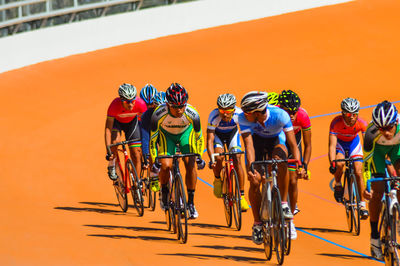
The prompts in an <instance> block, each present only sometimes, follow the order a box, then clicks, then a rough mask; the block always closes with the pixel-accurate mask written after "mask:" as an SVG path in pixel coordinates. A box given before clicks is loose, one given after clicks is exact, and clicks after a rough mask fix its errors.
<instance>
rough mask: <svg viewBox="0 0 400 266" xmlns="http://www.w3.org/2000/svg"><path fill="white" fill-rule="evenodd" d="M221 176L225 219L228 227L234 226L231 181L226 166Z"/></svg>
mask: <svg viewBox="0 0 400 266" xmlns="http://www.w3.org/2000/svg"><path fill="white" fill-rule="evenodd" d="M221 178H222V189H223V197H222V199H223V203H224V213H225V220H226V224H227V226H228V227H231V226H232V205H231V202H230V200H229V199H230V191H231V187H230V185H231V184H230V181H229V179H228V175H227V174H226V170H225V167H224V168H222V170H221Z"/></svg>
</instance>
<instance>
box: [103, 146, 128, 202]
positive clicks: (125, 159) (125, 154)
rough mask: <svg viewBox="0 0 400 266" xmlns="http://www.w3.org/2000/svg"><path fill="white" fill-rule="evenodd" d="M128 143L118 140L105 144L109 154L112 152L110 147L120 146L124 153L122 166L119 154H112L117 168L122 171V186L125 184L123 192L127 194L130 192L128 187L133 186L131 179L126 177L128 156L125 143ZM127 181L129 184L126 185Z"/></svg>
mask: <svg viewBox="0 0 400 266" xmlns="http://www.w3.org/2000/svg"><path fill="white" fill-rule="evenodd" d="M128 143H129V141H122V142H118V143H115V144H111V145H109V146H107V151H108V154H109V155H111V154H112V152H111V147H114V146H122V152H123V154H124V168H122V167H121V160H120V158H119V155H118V154H114V156H116V161H117V163H118V166H119V169H120V170H121V171H122V172H123V173H122V181H123V182H124V186H125V194H128V193H129V192H130V187H132V186H133V184H132V181H131V180H130V178H128V171H127V169H128V159H129V156H128V151H127V149H126V146H125V145H126V144H128ZM122 169H124V170H122ZM128 182H129V186H128Z"/></svg>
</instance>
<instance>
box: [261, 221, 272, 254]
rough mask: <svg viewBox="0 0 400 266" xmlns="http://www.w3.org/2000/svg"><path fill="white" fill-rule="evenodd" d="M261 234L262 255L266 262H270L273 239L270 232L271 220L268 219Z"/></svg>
mask: <svg viewBox="0 0 400 266" xmlns="http://www.w3.org/2000/svg"><path fill="white" fill-rule="evenodd" d="M263 234H264V253H265V256H266V257H267V260H270V259H271V257H272V247H273V245H274V244H273V242H272V241H273V238H272V232H271V219H269V220H268V221H267V222H266V223H265V225H264V226H263Z"/></svg>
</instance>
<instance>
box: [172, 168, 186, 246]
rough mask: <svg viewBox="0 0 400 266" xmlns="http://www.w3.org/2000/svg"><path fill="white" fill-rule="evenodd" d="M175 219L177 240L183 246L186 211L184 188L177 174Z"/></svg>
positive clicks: (184, 241) (180, 177)
mask: <svg viewBox="0 0 400 266" xmlns="http://www.w3.org/2000/svg"><path fill="white" fill-rule="evenodd" d="M175 219H176V221H177V222H176V224H177V226H178V230H177V234H178V239H180V241H181V243H182V244H184V243H186V242H187V238H188V222H187V220H188V209H187V203H186V194H185V188H184V186H183V181H182V176H181V175H180V174H179V173H177V174H176V177H175Z"/></svg>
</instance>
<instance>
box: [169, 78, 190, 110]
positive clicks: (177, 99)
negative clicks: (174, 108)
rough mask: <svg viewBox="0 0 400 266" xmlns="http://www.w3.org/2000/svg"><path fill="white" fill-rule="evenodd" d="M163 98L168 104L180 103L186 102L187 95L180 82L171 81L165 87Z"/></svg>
mask: <svg viewBox="0 0 400 266" xmlns="http://www.w3.org/2000/svg"><path fill="white" fill-rule="evenodd" d="M165 98H166V99H167V102H168V103H169V104H174V105H182V104H186V103H187V101H188V99H189V95H188V93H187V91H186V89H185V88H184V87H183V86H182V85H181V84H179V83H172V84H171V86H169V88H168V89H167V92H166V94H165Z"/></svg>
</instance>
